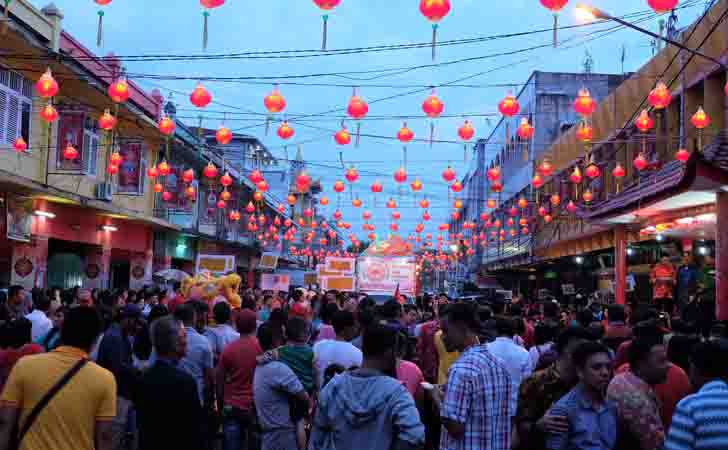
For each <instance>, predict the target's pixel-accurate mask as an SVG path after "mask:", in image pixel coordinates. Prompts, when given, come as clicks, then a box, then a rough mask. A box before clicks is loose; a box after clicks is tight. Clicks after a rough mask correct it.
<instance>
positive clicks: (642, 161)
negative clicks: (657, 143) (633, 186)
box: [632, 152, 649, 171]
mask: <svg viewBox="0 0 728 450" xmlns="http://www.w3.org/2000/svg"><path fill="white" fill-rule="evenodd" d="M632 165H633V166H634V168H635V169H637V170H639V171H642V170H645V169H646V168H647V166H648V165H649V163H648V162H647V159H646V158H645V155H643V154H642V152H640V153H639V155H637V157H636V158H635V159H634V161H632Z"/></svg>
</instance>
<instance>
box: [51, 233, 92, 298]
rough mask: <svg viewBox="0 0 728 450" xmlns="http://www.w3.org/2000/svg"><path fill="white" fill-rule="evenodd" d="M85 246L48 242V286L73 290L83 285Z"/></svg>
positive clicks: (64, 242)
mask: <svg viewBox="0 0 728 450" xmlns="http://www.w3.org/2000/svg"><path fill="white" fill-rule="evenodd" d="M82 255H83V246H82V245H81V244H77V243H73V242H67V241H60V240H56V239H51V240H49V241H48V274H47V280H46V281H47V284H46V286H60V287H61V289H71V288H74V287H76V286H82V285H83V276H84V274H83V266H84V263H83V256H82Z"/></svg>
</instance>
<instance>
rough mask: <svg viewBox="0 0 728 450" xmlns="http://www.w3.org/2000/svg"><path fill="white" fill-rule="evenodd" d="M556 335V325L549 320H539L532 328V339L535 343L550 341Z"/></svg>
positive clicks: (541, 343) (540, 343)
mask: <svg viewBox="0 0 728 450" xmlns="http://www.w3.org/2000/svg"><path fill="white" fill-rule="evenodd" d="M555 337H556V326H555V324H553V323H551V322H539V323H537V324H536V326H535V327H534V329H533V339H534V341H535V343H536V345H543V344H545V343H547V342H551V341H553V340H554V338H555Z"/></svg>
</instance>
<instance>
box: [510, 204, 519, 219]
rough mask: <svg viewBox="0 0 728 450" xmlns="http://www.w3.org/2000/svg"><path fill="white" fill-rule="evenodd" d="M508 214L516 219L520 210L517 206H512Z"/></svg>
mask: <svg viewBox="0 0 728 450" xmlns="http://www.w3.org/2000/svg"><path fill="white" fill-rule="evenodd" d="M508 214H510V215H511V216H512V217H516V216H517V215H518V208H516V207H515V206H511V209H509V210H508Z"/></svg>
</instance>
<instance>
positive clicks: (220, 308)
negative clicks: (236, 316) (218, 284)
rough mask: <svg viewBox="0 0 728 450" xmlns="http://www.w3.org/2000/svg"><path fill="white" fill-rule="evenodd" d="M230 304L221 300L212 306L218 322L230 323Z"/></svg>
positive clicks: (213, 314)
mask: <svg viewBox="0 0 728 450" xmlns="http://www.w3.org/2000/svg"><path fill="white" fill-rule="evenodd" d="M230 313H231V310H230V305H228V304H227V303H226V302H220V303H218V304H217V305H215V306H213V307H212V317H213V319H215V322H216V323H218V324H223V323H228V321H230Z"/></svg>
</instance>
